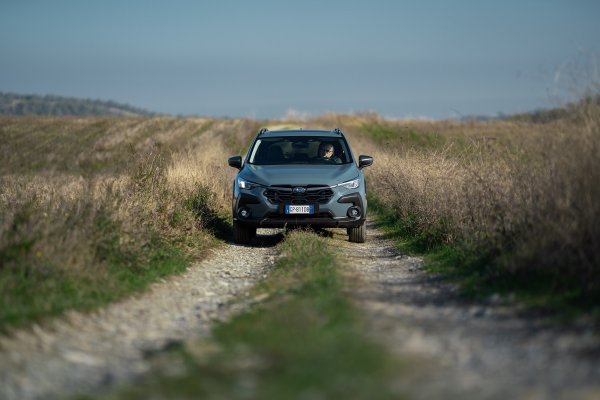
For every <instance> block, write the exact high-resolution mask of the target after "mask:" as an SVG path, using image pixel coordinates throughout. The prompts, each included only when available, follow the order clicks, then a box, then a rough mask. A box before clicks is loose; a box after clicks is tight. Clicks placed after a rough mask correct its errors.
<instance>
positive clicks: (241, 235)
mask: <svg viewBox="0 0 600 400" xmlns="http://www.w3.org/2000/svg"><path fill="white" fill-rule="evenodd" d="M254 236H256V228H252V227H248V226H244V225H242V224H240V223H239V222H237V221H233V242H234V243H235V244H249V243H250V241H251V240H252V238H254Z"/></svg>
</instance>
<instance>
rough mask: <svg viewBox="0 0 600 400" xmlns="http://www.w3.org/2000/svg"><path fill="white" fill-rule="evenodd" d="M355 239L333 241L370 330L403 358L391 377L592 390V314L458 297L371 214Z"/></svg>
mask: <svg viewBox="0 0 600 400" xmlns="http://www.w3.org/2000/svg"><path fill="white" fill-rule="evenodd" d="M368 228H369V229H368V232H369V236H368V239H367V242H366V243H364V244H361V245H357V244H355V243H348V241H347V237H346V236H345V235H343V234H345V232H342V231H339V232H337V233H336V234H334V235H333V238H334V241H333V245H334V246H335V247H336V248H337V249H339V251H340V253H342V254H343V255H344V256H345V259H346V263H347V268H346V269H347V271H348V272H349V274H350V275H352V276H353V277H354V278H355V280H359V281H360V282H361V283H360V284H358V286H357V287H353V288H350V289H349V291H350V292H351V295H352V296H353V298H354V299H355V301H356V303H357V304H358V306H359V307H360V308H361V309H362V310H363V311H364V315H365V318H366V319H367V321H368V323H369V326H370V328H369V333H370V335H372V336H373V337H374V338H375V340H377V341H378V342H380V343H382V344H384V345H385V346H386V347H387V348H389V349H390V350H391V351H392V352H393V353H395V354H396V355H398V356H399V357H400V359H402V360H405V361H406V365H407V367H406V369H405V370H403V371H399V373H398V380H397V382H396V383H397V385H399V387H401V388H404V389H406V388H408V390H409V393H410V395H411V397H413V398H418V399H431V398H443V399H467V398H474V399H504V398H513V399H520V398H527V399H531V398H533V399H555V398H556V399H591V398H594V399H598V398H600V338H599V337H598V334H597V332H595V331H594V329H593V327H592V326H591V324H589V323H581V324H579V326H571V327H557V326H556V325H551V324H549V323H548V321H547V320H544V319H543V318H542V317H541V316H539V315H537V316H536V315H532V313H531V312H529V313H526V312H524V311H522V310H519V308H518V307H517V306H516V305H514V304H508V303H505V302H502V301H500V300H499V299H496V298H491V299H490V300H489V301H487V302H485V303H474V302H468V301H466V300H464V299H461V298H460V296H459V295H458V291H457V288H456V287H454V286H453V285H451V284H448V283H445V282H443V281H442V280H441V279H439V278H438V277H435V276H434V275H432V274H428V273H425V272H424V271H422V270H421V265H422V261H421V260H420V259H418V258H414V257H409V256H406V255H404V254H402V253H401V252H399V251H398V250H397V249H396V248H395V246H394V243H393V242H392V241H390V240H387V239H386V238H385V235H384V234H383V233H382V232H381V231H380V230H378V229H377V228H376V226H375V224H374V223H373V222H368Z"/></svg>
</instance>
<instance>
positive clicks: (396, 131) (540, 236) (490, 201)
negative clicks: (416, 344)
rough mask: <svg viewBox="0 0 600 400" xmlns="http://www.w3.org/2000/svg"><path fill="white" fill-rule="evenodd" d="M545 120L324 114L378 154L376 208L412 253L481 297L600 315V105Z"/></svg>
mask: <svg viewBox="0 0 600 400" xmlns="http://www.w3.org/2000/svg"><path fill="white" fill-rule="evenodd" d="M556 114H557V116H558V117H557V118H551V119H549V121H548V122H544V123H537V122H533V121H531V120H527V118H525V116H520V117H519V118H515V119H514V120H505V121H489V122H476V121H465V122H458V121H440V122H424V121H391V120H385V119H382V118H380V117H378V116H376V115H362V116H361V115H359V116H346V117H344V116H324V117H322V118H321V119H320V120H319V121H318V122H320V123H324V124H329V125H331V124H336V125H338V126H340V127H342V128H343V130H344V131H345V132H347V133H348V135H349V136H350V137H351V140H352V142H353V143H355V144H354V147H355V150H356V148H357V147H358V148H359V152H361V153H366V154H371V155H373V156H375V164H374V165H373V167H372V168H369V169H367V172H366V173H367V175H368V181H369V190H370V193H369V194H370V197H371V202H370V205H371V206H373V207H374V208H373V209H375V208H376V209H377V210H378V211H379V216H380V220H381V222H382V223H383V224H384V226H385V227H386V229H388V232H389V233H390V235H391V236H393V237H395V238H397V239H398V241H399V243H400V245H401V247H402V248H403V249H405V250H407V251H410V252H413V253H417V254H422V255H426V256H427V258H428V260H429V263H428V265H429V267H430V268H431V269H432V270H434V271H436V272H441V273H445V274H447V275H448V276H449V277H452V278H454V279H456V280H458V281H460V282H462V283H463V284H464V287H465V289H466V291H467V292H468V293H470V294H474V295H477V296H480V297H487V296H491V295H493V294H496V293H499V294H505V295H508V296H510V297H514V296H516V297H517V298H519V299H521V300H523V301H524V302H526V303H528V304H530V305H533V306H536V307H538V308H545V309H549V310H554V311H556V310H559V311H561V313H562V314H563V315H581V314H587V315H592V316H595V318H596V319H598V317H600V185H599V184H598V183H599V182H600V106H599V105H598V103H597V102H582V103H580V104H579V105H578V106H577V107H574V106H571V107H570V108H569V110H568V112H564V113H556Z"/></svg>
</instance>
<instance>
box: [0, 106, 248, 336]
mask: <svg viewBox="0 0 600 400" xmlns="http://www.w3.org/2000/svg"><path fill="white" fill-rule="evenodd" d="M254 130H255V122H253V121H246V120H228V121H222V120H211V119H186V120H182V119H176V118H84V119H82V118H72V117H35V118H34V117H2V118H0V158H1V159H2V164H1V165H0V330H4V329H8V328H9V327H15V326H20V325H23V324H26V323H29V322H31V321H38V320H40V319H43V318H44V317H48V316H54V315H58V314H60V313H62V312H64V311H66V310H70V309H91V308H95V307H98V306H100V305H103V304H105V303H107V302H109V301H112V300H115V299H118V298H120V297H122V296H124V295H127V294H129V293H131V292H133V291H136V290H140V289H142V288H144V287H145V286H147V284H148V283H150V282H153V281H156V280H157V279H159V278H160V277H163V276H165V275H168V274H172V273H176V272H179V271H182V270H184V269H185V268H186V267H187V266H188V265H189V263H190V262H191V261H192V260H196V259H198V258H200V257H202V256H203V254H204V252H205V251H206V249H207V248H209V247H212V246H215V245H217V244H218V240H217V239H216V238H215V237H217V238H219V237H224V236H226V235H227V232H228V230H229V227H228V218H227V217H228V216H226V215H227V214H226V210H227V206H228V204H229V197H228V196H229V195H228V193H229V190H230V188H229V186H230V184H231V183H230V182H231V179H232V177H231V176H230V175H229V174H230V171H229V170H228V169H226V168H224V167H223V164H224V160H225V159H226V156H227V155H228V154H229V153H234V152H236V151H239V149H237V148H236V147H235V146H237V144H238V143H241V142H244V141H245V137H246V135H251V134H252V133H253V131H254ZM237 136H240V139H237Z"/></svg>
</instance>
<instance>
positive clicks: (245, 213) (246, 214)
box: [239, 208, 250, 218]
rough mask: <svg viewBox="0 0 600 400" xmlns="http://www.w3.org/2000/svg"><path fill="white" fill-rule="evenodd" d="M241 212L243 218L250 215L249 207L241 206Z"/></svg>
mask: <svg viewBox="0 0 600 400" xmlns="http://www.w3.org/2000/svg"><path fill="white" fill-rule="evenodd" d="M239 214H240V217H242V218H248V217H249V216H250V210H248V209H247V208H240V211H239Z"/></svg>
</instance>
